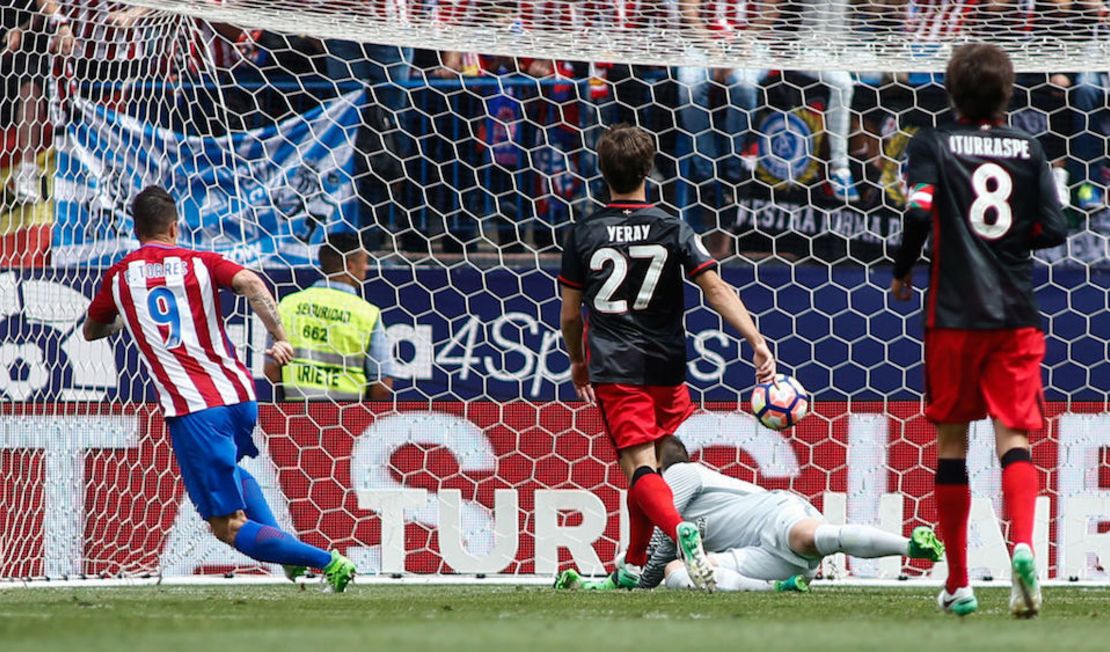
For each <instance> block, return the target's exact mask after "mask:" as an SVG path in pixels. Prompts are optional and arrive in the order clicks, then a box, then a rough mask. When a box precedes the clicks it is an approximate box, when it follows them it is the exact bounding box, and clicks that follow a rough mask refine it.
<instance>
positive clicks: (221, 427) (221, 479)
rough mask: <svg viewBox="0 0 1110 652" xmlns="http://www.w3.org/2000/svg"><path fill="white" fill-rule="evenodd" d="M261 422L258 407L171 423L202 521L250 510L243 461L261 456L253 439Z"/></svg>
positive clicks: (221, 409) (179, 461)
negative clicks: (244, 489)
mask: <svg viewBox="0 0 1110 652" xmlns="http://www.w3.org/2000/svg"><path fill="white" fill-rule="evenodd" d="M257 422H258V404H257V403H255V402H254V401H247V402H246V403H238V404H236V405H226V406H223V407H214V408H208V409H207V410H201V411H200V412H193V413H192V414H186V415H184V416H180V417H170V418H168V419H166V425H167V426H168V427H169V430H170V440H171V441H172V442H173V452H174V455H176V456H177V466H178V467H179V468H180V469H181V479H182V480H183V481H184V482H185V491H186V492H188V494H189V499H190V500H192V501H193V505H195V506H196V508H197V511H198V512H200V516H201V518H203V519H205V520H208V519H210V518H212V517H214V516H228V515H231V514H234V513H235V512H237V511H239V510H241V509H246V503H245V502H244V501H243V483H242V479H241V478H240V476H239V460H241V459H243V458H244V457H255V456H257V455H258V448H256V447H255V445H254V440H253V439H252V435H253V434H254V426H255V424H256V423H257Z"/></svg>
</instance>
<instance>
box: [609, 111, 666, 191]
mask: <svg viewBox="0 0 1110 652" xmlns="http://www.w3.org/2000/svg"><path fill="white" fill-rule="evenodd" d="M654 162H655V140H654V139H653V138H652V137H651V135H650V134H648V132H646V131H644V130H643V129H640V128H639V127H633V126H631V125H626V124H619V125H617V126H615V127H613V128H612V129H610V130H609V131H607V132H605V133H604V134H602V136H601V138H598V140H597V165H598V167H599V168H601V176H602V177H604V178H605V183H607V184H609V188H611V189H612V190H613V191H614V192H618V193H621V194H624V193H629V192H633V191H634V190H636V189H637V188H639V187H640V184H641V183H643V181H644V179H646V178H647V175H649V174H651V166H652V165H653V164H654Z"/></svg>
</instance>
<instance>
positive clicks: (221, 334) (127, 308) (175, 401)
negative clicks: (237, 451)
mask: <svg viewBox="0 0 1110 652" xmlns="http://www.w3.org/2000/svg"><path fill="white" fill-rule="evenodd" d="M242 269H243V267H242V266H240V265H238V264H236V263H233V262H231V261H230V260H227V259H226V258H224V257H223V256H220V255H219V254H215V253H210V252H203V251H192V250H189V249H183V248H181V247H171V246H166V245H159V244H151V243H148V244H146V245H143V246H142V247H140V248H139V249H137V250H135V251H133V252H131V253H130V254H128V255H127V256H126V257H125V258H124V259H123V260H121V261H119V262H118V263H116V264H115V265H112V266H111V267H110V268H108V271H107V273H105V275H104V280H103V283H102V285H101V286H100V290H99V291H98V292H97V294H96V296H95V297H94V298H93V301H92V303H91V304H90V305H89V318H90V319H93V320H94V321H97V322H100V323H102V324H110V323H112V322H113V321H114V320H115V318H116V315H120V314H122V315H123V320H124V324H125V325H126V327H127V330H128V332H130V333H131V337H133V338H134V340H135V343H136V345H138V347H139V352H140V354H141V355H140V357H141V358H142V360H143V363H144V364H145V366H146V368H147V371H148V372H149V373H150V377H151V379H152V380H153V381H154V386H155V388H156V389H157V390H158V397H159V400H160V402H161V404H162V410H163V412H164V413H165V416H167V417H176V416H182V415H185V414H190V413H192V412H197V411H199V410H204V409H207V408H211V407H219V406H221V405H235V404H237V403H242V402H244V401H253V400H255V396H254V381H253V380H252V379H251V376H250V373H248V372H247V368H246V367H245V366H244V365H243V363H242V362H240V361H239V358H238V357H237V356H236V355H235V349H234V347H232V345H231V340H229V339H228V337H227V332H226V331H225V330H224V318H223V314H222V313H221V311H220V300H219V289H220V288H226V287H230V286H231V279H232V278H233V277H234V276H235V274H237V273H238V272H239V271H240V270H242Z"/></svg>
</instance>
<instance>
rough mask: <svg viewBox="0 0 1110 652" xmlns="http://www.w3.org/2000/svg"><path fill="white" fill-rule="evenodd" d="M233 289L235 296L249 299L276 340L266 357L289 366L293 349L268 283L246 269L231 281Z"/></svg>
mask: <svg viewBox="0 0 1110 652" xmlns="http://www.w3.org/2000/svg"><path fill="white" fill-rule="evenodd" d="M231 289H232V290H233V291H234V292H235V294H238V295H239V296H243V297H246V298H247V301H249V302H250V304H251V309H252V310H254V313H255V314H256V315H258V318H259V319H261V320H262V324H263V325H264V326H265V327H266V330H267V331H269V333H270V336H271V337H273V338H274V344H273V346H271V347H270V348H269V349H268V350H267V351H266V355H268V356H270V357H271V358H272V359H273V360H274V362H276V363H277V364H278V365H279V366H280V365H285V364H288V363H289V361H290V360H292V359H293V347H292V346H291V345H290V344H289V341H288V340H287V339H286V337H285V327H284V326H283V325H282V323H281V313H279V312H278V307H277V303H276V302H275V301H274V296H273V295H272V294H270V288H268V287H266V283H265V282H264V281H263V280H262V278H261V277H259V276H258V274H255V273H254V272H252V271H250V270H249V269H244V270H240V271H239V272H238V273H236V274H235V277H234V278H232V279H231Z"/></svg>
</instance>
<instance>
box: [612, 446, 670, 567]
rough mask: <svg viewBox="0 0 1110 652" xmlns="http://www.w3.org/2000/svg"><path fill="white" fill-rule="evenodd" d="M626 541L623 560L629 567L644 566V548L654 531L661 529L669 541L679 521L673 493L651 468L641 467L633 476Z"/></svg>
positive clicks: (645, 557)
mask: <svg viewBox="0 0 1110 652" xmlns="http://www.w3.org/2000/svg"><path fill="white" fill-rule="evenodd" d="M628 518H629V541H628V552H627V553H625V556H624V559H625V561H626V562H627V563H629V564H635V565H637V566H643V565H644V564H646V563H647V546H648V543H649V542H650V541H651V533H652V530H653V529H654V528H659V529H660V530H663V533H664V534H666V535H667V536H669V537H670V538H671V539H674V538H675V530H676V529H678V524H679V523H681V522H682V516H681V515H679V513H678V510H676V509H675V508H674V494H672V493H671V488H670V486H669V485H668V484H667V483H666V482H665V481H664V480H663V476H661V475H659V474H658V473H656V472H655V470H654V469H651V468H648V467H646V466H641V467H640V468H638V469H636V472H635V473H634V474H633V475H632V482H631V486H630V487H629V489H628Z"/></svg>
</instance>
